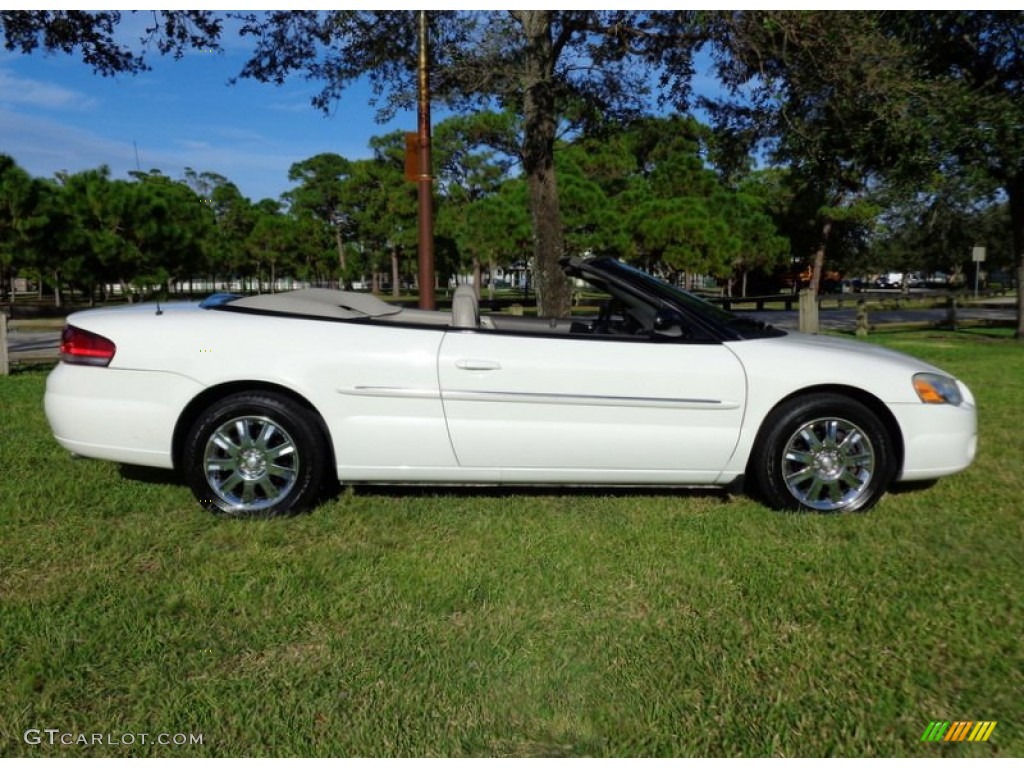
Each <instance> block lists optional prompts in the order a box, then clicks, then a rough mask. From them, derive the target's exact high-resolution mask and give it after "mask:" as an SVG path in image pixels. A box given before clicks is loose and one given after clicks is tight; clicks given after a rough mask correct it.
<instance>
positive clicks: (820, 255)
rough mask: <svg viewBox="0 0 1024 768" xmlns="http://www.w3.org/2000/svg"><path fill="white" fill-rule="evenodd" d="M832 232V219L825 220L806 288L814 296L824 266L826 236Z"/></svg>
mask: <svg viewBox="0 0 1024 768" xmlns="http://www.w3.org/2000/svg"><path fill="white" fill-rule="evenodd" d="M831 232H832V219H825V220H824V222H822V225H821V238H820V239H819V240H818V249H817V250H816V251H815V252H814V265H813V266H812V268H811V284H810V285H809V286H807V288H808V289H809V290H810V291H811V293H812V294H813V295H814V296H817V295H818V287H819V286H820V285H821V270H822V267H824V266H825V248H826V246H827V245H828V236H829V234H831Z"/></svg>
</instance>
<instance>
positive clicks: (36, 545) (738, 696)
mask: <svg viewBox="0 0 1024 768" xmlns="http://www.w3.org/2000/svg"><path fill="white" fill-rule="evenodd" d="M871 338H872V340H876V341H879V342H880V343H883V344H885V345H888V346H891V347H894V348H897V349H901V350H905V351H907V352H910V353H912V354H916V355H919V356H922V357H925V358H927V359H929V360H931V361H934V362H935V363H937V364H939V365H941V366H943V367H945V368H947V369H949V370H951V371H953V372H955V373H956V374H957V375H959V376H960V377H961V378H963V379H964V380H965V381H966V382H968V384H970V386H971V387H972V388H973V390H974V392H975V394H976V395H977V397H978V399H979V412H980V423H981V448H980V454H979V456H978V460H977V462H976V463H975V464H974V465H973V466H972V467H971V469H970V470H969V471H967V472H965V473H963V474H961V475H958V476H956V477H952V478H947V479H945V480H942V481H940V482H939V483H938V484H937V485H936V486H934V487H933V488H930V489H928V490H923V491H914V492H903V493H898V494H890V495H888V496H887V497H886V498H885V499H883V501H882V502H881V504H880V505H879V506H878V507H876V508H875V509H874V510H873V511H871V512H870V513H867V514H864V515H856V514H851V515H838V516H803V515H783V514H778V513H774V512H771V511H769V510H767V509H765V508H763V507H761V506H758V505H757V504H755V503H753V502H752V501H750V500H748V499H745V498H734V499H729V498H727V497H725V496H724V495H721V494H717V493H711V492H685V493H682V492H680V493H642V494H637V493H627V492H623V493H603V492H573V493H555V492H525V491H521V492H504V491H494V492H474V491H465V492H454V491H448V490H424V491H401V490H395V489H385V490H381V491H368V490H360V491H356V492H354V493H353V492H351V491H350V492H347V493H345V494H344V495H343V496H341V497H340V498H338V499H336V500H334V501H332V502H331V503H329V504H327V505H325V506H323V507H321V508H319V509H318V510H317V511H316V512H314V513H313V514H310V515H306V516H302V517H298V518H294V519H286V520H276V521H262V522H238V521H232V520H222V519H217V518H214V517H213V516H211V515H208V514H206V513H203V512H200V511H199V510H198V508H197V507H196V506H195V505H194V504H193V502H192V499H191V496H190V494H189V492H188V490H187V489H186V488H185V487H184V486H182V485H179V484H177V483H176V481H175V480H174V478H173V477H172V476H169V475H167V474H164V473H160V472H153V471H141V470H129V469H126V468H120V467H118V466H117V465H115V464H107V463H101V462H90V461H83V460H74V459H72V458H71V457H70V456H68V455H67V454H66V453H65V452H64V451H63V450H62V449H60V448H59V447H58V446H57V444H56V443H55V442H54V441H53V440H52V438H51V436H50V434H49V431H48V428H47V425H46V422H45V419H44V416H43V413H42V408H41V397H42V392H43V386H44V378H45V371H40V370H35V371H32V370H30V371H26V372H22V373H19V374H17V375H15V376H12V377H8V378H5V379H0V467H2V469H3V471H2V473H0V755H7V756H36V755H40V756H41V755H50V756H86V755H112V756H125V757H127V756H170V755H173V756H238V755H279V756H288V755H305V756H350V755H366V756H372V755H391V756H405V755H420V756H460V755H514V756H558V755H567V756H580V755H595V756H609V755H621V756H701V755H718V756H723V755H724V756H760V755H765V756H778V755H785V756H815V755H841V756H876V755H884V756H908V757H926V756H989V755H996V756H1021V755H1024V697H1022V691H1024V643H1022V641H1021V636H1022V634H1024V598H1022V595H1024V535H1022V534H1024V471H1022V459H1024V429H1022V426H1021V425H1022V424H1024V400H1022V398H1021V395H1020V391H1021V389H1020V388H1021V384H1022V382H1024V349H1022V348H1021V346H1019V345H1017V344H1016V343H1014V342H1013V341H1012V340H1010V339H1007V338H1005V337H1000V336H999V335H994V334H992V333H990V332H984V331H972V332H960V333H947V332H934V331H929V332H911V333H892V334H877V335H873V336H872V337H871ZM932 720H996V721H998V726H997V727H996V729H995V731H994V733H993V734H992V737H991V739H990V740H989V741H988V742H986V743H976V744H975V743H961V744H929V743H922V742H921V741H920V738H921V736H922V734H923V733H924V731H925V728H926V727H927V726H928V724H929V721H932ZM27 729H39V730H40V731H42V730H44V729H59V730H60V733H61V734H63V733H67V734H72V735H71V736H67V737H65V738H66V739H68V740H71V739H73V738H74V737H77V736H78V735H79V734H86V736H87V738H91V734H94V733H98V734H103V735H104V736H103V738H104V739H107V740H110V739H112V740H115V741H121V740H125V741H127V739H123V735H124V734H143V733H146V734H150V736H149V737H148V738H149V739H150V740H152V739H155V738H156V734H158V733H168V734H179V733H184V734H193V735H194V734H202V742H203V743H202V744H201V745H193V746H180V747H175V746H156V745H153V744H146V745H141V744H138V743H136V744H135V745H134V746H126V745H117V744H106V745H94V746H61V745H60V744H59V743H58V744H55V745H53V746H51V745H49V743H48V742H47V741H46V739H47V736H46V735H45V734H43V735H42V739H43V743H42V744H41V745H32V744H26V743H25V742H24V740H23V733H24V732H25V731H26V730H27ZM108 734H109V737H108ZM56 739H57V740H58V742H59V739H60V735H59V734H58V735H57V736H56ZM135 740H136V742H138V741H139V740H140V739H139V737H138V736H136V737H135Z"/></svg>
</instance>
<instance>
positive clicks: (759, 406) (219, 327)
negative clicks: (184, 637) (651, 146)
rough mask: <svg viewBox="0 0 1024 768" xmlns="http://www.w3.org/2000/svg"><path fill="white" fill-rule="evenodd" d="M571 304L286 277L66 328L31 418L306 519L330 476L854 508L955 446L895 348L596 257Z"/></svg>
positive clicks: (97, 448) (225, 502) (945, 403)
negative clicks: (429, 300)
mask: <svg viewBox="0 0 1024 768" xmlns="http://www.w3.org/2000/svg"><path fill="white" fill-rule="evenodd" d="M564 265H565V269H566V272H567V273H568V274H569V275H570V276H571V277H573V278H576V279H578V280H583V281H586V282H587V283H589V285H590V288H591V289H592V290H593V291H595V292H600V293H601V295H602V296H603V297H604V298H603V300H602V301H601V302H600V304H599V306H600V311H599V312H598V313H597V314H596V315H595V316H592V317H573V318H567V319H564V320H546V319H537V318H533V317H522V316H511V315H505V314H485V315H482V316H481V314H480V312H479V309H478V304H477V301H476V298H475V295H474V293H473V290H472V288H470V287H468V286H465V287H462V288H460V289H458V290H457V291H456V292H455V296H454V300H453V308H452V311H451V312H428V311H423V310H417V309H403V308H401V307H398V306H394V305H391V304H387V303H385V302H383V301H380V300H378V299H376V298H374V297H372V296H369V295H366V294H361V293H350V292H342V291H331V290H324V289H308V290H300V291H294V292H290V293H282V294H273V295H262V296H251V297H248V298H241V297H238V296H234V295H225V294H220V295H217V296H214V297H211V298H210V299H207V300H206V301H204V302H202V303H200V304H196V303H180V304H167V305H164V306H163V307H162V308H161V307H159V306H157V305H138V306H133V307H123V308H116V309H99V310H92V311H87V312H80V313H77V314H74V315H72V316H70V317H69V318H68V325H67V327H66V328H65V329H64V333H63V340H62V344H61V362H60V363H59V364H58V365H57V367H56V368H55V369H54V371H53V372H52V373H51V374H50V377H49V379H48V381H47V388H46V401H45V404H46V414H47V417H48V418H49V421H50V425H51V426H52V428H53V432H54V434H55V436H56V438H57V440H58V441H59V442H60V444H61V445H63V446H64V447H65V448H67V449H68V450H69V451H72V452H73V453H75V454H78V455H80V456H89V457H94V458H100V459H108V460H112V461H119V462H123V463H126V464H140V465H146V466H152V467H167V468H175V469H178V470H180V471H181V472H182V473H183V475H184V477H185V479H186V481H187V482H188V484H189V485H190V486H191V488H192V491H193V492H194V494H195V496H196V498H197V499H198V500H199V502H200V503H201V504H202V506H203V507H205V508H207V509H210V510H211V511H214V512H221V513H226V514H229V515H239V516H269V515H279V514H290V513H294V512H298V511H301V510H303V509H308V508H309V507H311V506H312V505H314V504H315V503H316V502H317V500H318V499H319V498H320V496H321V492H322V489H323V488H324V487H325V486H326V485H327V484H328V483H327V481H328V480H329V479H332V476H336V477H337V479H338V480H339V481H340V482H341V483H346V484H348V483H389V484H392V483H427V484H504V483H508V484H512V483H516V484H528V485H543V484H553V485H594V486H596V485H618V486H650V485H665V486H678V485H690V486H693V485H696V486H725V485H730V486H732V487H740V485H741V484H743V485H745V487H746V488H747V489H749V490H750V491H751V492H752V493H753V494H755V495H756V496H757V497H758V498H760V499H762V500H763V501H764V502H766V503H767V504H769V505H770V506H772V507H776V508H790V509H806V510H817V511H821V512H835V511H842V510H864V509H867V508H868V507H870V506H871V505H872V504H874V503H875V502H876V501H877V500H878V499H879V497H880V496H881V495H882V494H883V493H884V492H885V490H886V488H887V487H888V486H889V485H890V484H891V483H893V482H900V481H919V480H930V479H933V478H937V477H940V476H942V475H948V474H951V473H954V472H958V471H960V470H962V469H964V468H965V467H967V466H968V465H969V464H970V463H971V461H972V459H973V458H974V454H975V448H976V443H977V437H976V414H975V405H974V400H973V398H972V396H971V393H970V391H969V390H968V388H967V387H966V386H965V385H964V384H963V383H962V382H960V381H957V380H956V379H955V378H954V377H952V376H950V375H949V374H947V373H945V372H943V371H941V370H939V369H937V368H935V367H933V366H931V365H929V364H927V363H924V362H921V361H920V360H916V359H914V358H911V357H907V356H905V355H902V354H898V353H896V352H892V351H888V350H885V349H881V348H879V347H876V346H871V345H867V344H861V343H857V342H851V341H845V340H841V339H836V338H829V337H824V336H809V335H802V334H797V333H786V332H783V331H780V330H776V329H774V328H772V327H771V326H766V325H764V324H763V323H759V322H756V321H753V320H750V319H748V318H744V317H738V316H736V315H732V314H730V313H728V312H724V311H722V310H721V309H719V308H717V307H715V306H713V305H712V304H709V303H707V302H704V301H702V300H700V299H698V298H696V297H694V296H692V295H690V294H688V293H685V292H683V291H680V290H678V289H676V288H674V287H672V286H670V285H668V284H666V283H664V282H661V281H660V280H657V279H655V278H653V277H651V276H650V275H648V274H646V273H644V272H641V271H639V270H636V269H634V268H632V267H630V266H627V265H625V264H623V263H621V262H619V261H616V260H614V259H610V258H588V259H569V260H566V261H565V262H564Z"/></svg>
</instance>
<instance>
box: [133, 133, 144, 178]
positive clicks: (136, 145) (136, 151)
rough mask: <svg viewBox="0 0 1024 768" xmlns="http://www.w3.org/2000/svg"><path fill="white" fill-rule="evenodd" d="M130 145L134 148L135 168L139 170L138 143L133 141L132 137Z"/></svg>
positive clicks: (140, 167) (140, 168)
mask: <svg viewBox="0 0 1024 768" xmlns="http://www.w3.org/2000/svg"><path fill="white" fill-rule="evenodd" d="M132 146H133V147H134V148H135V170H136V171H141V170H142V166H141V165H139V145H138V144H136V143H135V139H132Z"/></svg>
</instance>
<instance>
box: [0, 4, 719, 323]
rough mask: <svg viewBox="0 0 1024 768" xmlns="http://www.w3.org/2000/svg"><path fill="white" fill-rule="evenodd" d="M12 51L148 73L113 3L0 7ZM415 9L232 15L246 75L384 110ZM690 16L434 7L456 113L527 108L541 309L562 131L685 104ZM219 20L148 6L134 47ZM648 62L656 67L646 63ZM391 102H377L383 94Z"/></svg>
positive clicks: (551, 288)
mask: <svg viewBox="0 0 1024 768" xmlns="http://www.w3.org/2000/svg"><path fill="white" fill-rule="evenodd" d="M0 13H2V15H0V24H2V25H3V32H4V38H5V44H6V46H7V47H8V49H9V50H20V51H21V52H23V53H30V52H32V51H33V50H35V49H36V48H39V47H42V48H43V49H44V50H47V51H51V52H52V51H63V52H66V53H71V52H73V51H75V50H76V49H78V48H80V49H81V55H82V58H83V60H84V61H85V62H86V63H88V64H90V65H91V66H92V67H93V68H94V69H95V70H96V71H98V72H100V73H101V74H106V75H110V74H114V73H117V72H137V71H139V70H142V69H145V66H146V65H145V62H144V60H143V58H142V56H141V55H139V54H136V53H134V52H133V51H132V50H131V49H129V48H127V47H126V46H124V45H122V44H121V43H120V42H119V41H118V40H117V39H116V36H115V31H116V27H117V25H118V23H120V21H121V18H122V17H121V14H120V13H119V12H114V11H104V12H85V11H5V12H0ZM412 14H413V12H412V11H274V12H270V13H261V14H241V15H240V16H239V18H240V19H241V20H242V27H241V33H242V35H243V36H252V37H254V38H255V39H256V43H255V49H254V52H253V55H252V57H251V58H250V60H249V61H248V62H247V63H246V65H245V66H244V67H243V69H242V72H241V73H240V76H241V77H252V78H255V79H258V80H261V81H266V82H275V83H281V82H283V81H284V80H285V78H286V77H288V76H289V75H290V74H292V73H294V72H301V73H303V74H304V75H305V76H306V77H307V78H309V79H312V80H317V81H321V82H323V83H324V87H323V89H322V90H321V92H320V93H319V94H318V95H317V96H316V97H314V99H313V103H314V105H315V106H317V107H319V108H322V109H325V110H326V109H328V108H330V106H331V105H332V104H333V103H334V102H335V101H336V100H337V98H338V97H339V96H341V94H342V92H343V90H344V89H345V88H347V86H348V85H349V84H350V83H352V82H353V81H354V80H357V79H359V78H361V77H363V76H368V77H369V78H370V82H371V83H372V85H373V87H374V89H375V93H376V94H377V97H378V98H383V99H384V104H383V113H382V114H383V115H387V114H388V113H393V111H394V110H395V109H397V108H398V107H404V106H409V105H411V104H412V103H413V102H414V100H415V93H416V89H415V80H416V77H415V72H416V67H415V56H416V47H417V46H416V43H415V29H416V26H415V24H414V23H413V16H412ZM695 18H696V17H695V16H694V15H693V14H689V13H685V12H679V11H656V12H640V11H546V10H527V11H508V12H504V13H502V12H494V11H490V12H487V11H478V12H470V11H465V12H455V11H444V12H434V13H432V14H431V16H430V24H431V35H430V38H431V41H432V46H433V47H432V51H433V56H432V59H433V61H432V73H431V80H432V83H433V86H434V89H435V94H436V95H437V97H439V98H442V99H445V100H447V101H448V102H449V103H450V104H451V105H452V106H454V107H455V108H463V107H466V106H470V105H472V106H476V107H479V106H485V107H486V106H497V107H499V108H501V109H511V110H513V111H515V112H517V113H518V114H521V115H522V117H523V131H522V134H521V142H520V143H519V144H518V147H517V156H518V158H519V159H520V160H521V162H522V164H523V169H524V173H525V177H526V181H527V186H528V189H529V200H530V211H531V217H532V226H533V240H534V249H533V251H534V258H533V262H534V269H535V273H536V280H535V282H536V287H537V292H538V304H539V310H540V312H541V314H543V315H560V314H561V315H564V314H568V312H569V309H570V306H569V304H570V302H569V295H570V294H569V287H568V284H567V282H566V281H565V279H564V278H563V276H562V274H561V270H560V267H559V264H558V261H559V258H560V257H561V255H562V251H563V242H562V227H561V217H560V206H559V196H558V186H557V179H556V175H555V162H554V152H555V141H556V138H557V134H558V130H559V128H560V127H566V126H567V127H577V126H580V125H583V124H585V123H586V122H588V121H590V120H593V119H596V118H600V119H609V118H612V119H614V118H616V117H620V116H626V115H634V114H637V113H639V112H640V111H642V110H644V109H645V108H647V107H648V106H649V97H650V96H651V92H652V87H656V88H658V89H660V93H659V94H658V95H659V96H664V97H665V98H671V99H672V100H674V102H675V103H676V104H677V105H678V104H682V103H683V102H684V101H685V97H686V96H687V94H688V84H689V78H690V76H691V75H692V73H693V67H692V63H691V51H692V50H693V48H694V46H695V45H696V44H697V43H698V42H699V41H700V35H699V33H698V30H697V26H696V23H695ZM222 26H223V22H222V20H221V18H220V17H218V16H216V15H214V14H213V13H211V12H208V11H160V12H154V15H153V23H152V24H151V25H150V26H149V27H148V28H147V29H146V31H145V34H144V36H143V39H142V41H141V42H142V43H143V44H147V43H149V42H155V43H156V45H157V48H158V49H159V51H160V52H161V53H170V54H173V55H175V56H180V55H181V54H182V52H183V51H184V50H185V49H186V48H188V47H210V46H216V45H217V43H218V39H219V37H220V35H221V30H222ZM653 68H657V71H658V76H657V77H656V78H655V77H652V76H651V71H652V69H653ZM384 97H386V98H384Z"/></svg>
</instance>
